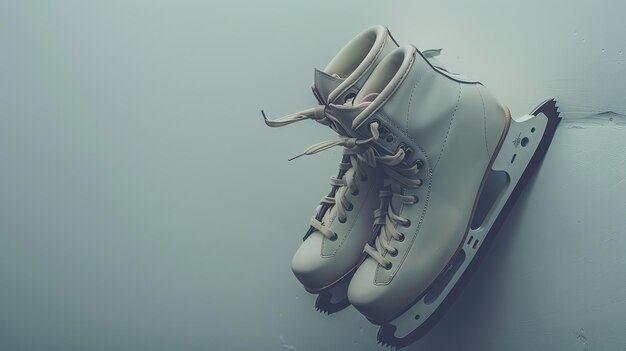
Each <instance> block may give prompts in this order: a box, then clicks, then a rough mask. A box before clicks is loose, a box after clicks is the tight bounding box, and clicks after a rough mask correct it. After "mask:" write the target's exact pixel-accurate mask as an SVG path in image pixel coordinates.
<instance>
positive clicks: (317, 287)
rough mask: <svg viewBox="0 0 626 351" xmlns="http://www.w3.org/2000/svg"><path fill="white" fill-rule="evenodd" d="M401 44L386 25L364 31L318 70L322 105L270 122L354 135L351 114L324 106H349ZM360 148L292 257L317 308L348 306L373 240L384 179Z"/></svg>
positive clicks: (344, 164) (351, 151)
mask: <svg viewBox="0 0 626 351" xmlns="http://www.w3.org/2000/svg"><path fill="white" fill-rule="evenodd" d="M397 46H398V45H397V44H396V43H395V41H394V40H393V38H392V37H391V35H390V34H389V31H388V30H387V28H385V27H383V26H375V27H372V28H369V29H367V30H365V31H363V32H362V33H360V34H359V35H357V36H356V37H355V38H354V39H352V40H351V41H350V42H348V43H347V44H346V45H345V46H344V47H343V48H342V49H341V50H340V51H339V53H338V54H337V55H336V56H335V57H334V58H333V59H332V60H331V61H330V63H329V64H328V65H327V66H326V68H325V69H324V70H317V69H316V70H315V77H314V83H313V86H312V89H313V93H314V95H315V97H316V98H317V100H318V101H319V103H320V104H321V105H320V106H317V107H314V108H311V109H308V110H305V111H302V112H298V113H295V114H292V115H289V116H286V117H283V118H279V119H276V120H268V119H267V118H265V122H266V124H267V125H268V126H271V127H280V126H284V125H287V124H290V123H294V122H297V121H302V120H306V119H311V120H315V121H317V122H319V123H321V124H323V125H326V126H328V127H330V128H332V129H333V130H334V131H336V132H337V133H338V134H339V136H340V137H342V138H344V139H348V138H351V137H353V136H354V133H353V131H352V120H351V119H350V116H348V115H343V116H341V117H340V118H334V117H333V116H329V115H326V113H325V109H326V105H327V104H329V103H333V104H338V105H343V104H347V105H351V104H352V100H353V99H354V97H355V96H356V93H357V92H358V91H359V89H360V88H361V86H362V85H363V83H364V82H365V81H366V79H367V78H368V77H369V75H370V74H371V73H372V71H373V69H374V67H375V66H376V65H377V64H378V62H380V61H381V60H382V59H383V58H384V57H385V56H386V54H388V53H389V52H391V51H392V50H393V49H394V48H396V47H397ZM263 116H264V117H265V113H263ZM322 144H323V143H322ZM314 149H315V147H313V148H311V149H309V150H308V151H309V153H313V152H316V151H315V150H314ZM318 151H319V150H318ZM358 151H359V146H358V145H356V144H354V145H353V144H346V145H345V147H344V152H343V157H342V159H341V162H340V163H339V173H338V175H337V176H336V177H332V178H331V180H330V183H331V190H330V192H329V194H328V195H327V196H324V197H323V198H322V200H321V201H320V206H318V209H317V210H316V213H315V215H314V217H313V218H312V219H311V221H310V223H309V224H310V227H309V230H308V231H307V232H306V234H305V236H304V241H303V243H302V244H301V245H300V248H299V249H298V250H297V251H296V253H295V255H294V257H293V260H292V270H293V272H294V274H295V276H296V277H297V278H298V280H300V282H301V283H302V284H303V285H304V287H305V289H306V290H307V291H309V292H311V293H315V294H319V296H318V298H317V301H316V304H315V305H316V308H317V309H318V310H320V311H322V312H326V313H333V312H336V311H338V310H340V309H342V308H344V307H346V306H348V305H349V303H348V300H347V295H346V291H347V286H348V282H349V278H350V276H351V274H352V273H353V272H354V270H355V269H356V267H357V266H358V265H359V263H360V262H361V261H362V260H363V258H364V255H363V247H364V245H365V244H366V243H368V242H370V241H371V240H372V239H373V234H372V227H373V223H374V219H373V216H372V213H373V211H374V210H375V209H376V207H377V206H378V191H379V190H380V186H381V184H382V182H381V179H380V177H379V176H378V173H377V172H372V168H371V167H370V166H368V165H367V162H365V160H363V158H362V157H359V155H358Z"/></svg>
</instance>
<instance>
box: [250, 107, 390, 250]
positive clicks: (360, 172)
mask: <svg viewBox="0 0 626 351" xmlns="http://www.w3.org/2000/svg"><path fill="white" fill-rule="evenodd" d="M364 103H368V101H366V102H364ZM262 114H263V118H264V120H265V123H266V124H267V125H268V126H270V127H282V126H285V125H288V124H291V123H295V122H299V121H303V120H306V119H311V120H315V121H317V122H319V123H321V124H324V125H328V126H330V127H331V128H332V129H333V130H335V131H336V132H338V133H340V130H341V128H338V127H336V126H337V124H338V122H336V121H335V119H334V117H333V116H332V115H327V114H326V113H325V106H317V107H314V108H311V109H308V110H304V111H301V112H298V113H295V114H292V115H289V116H286V117H283V118H280V119H276V120H269V119H267V117H266V116H265V113H264V112H263V111H262ZM370 131H371V133H372V137H370V138H365V139H359V138H354V137H347V136H341V137H339V138H338V139H335V140H328V141H322V142H319V143H316V144H313V145H311V146H309V147H308V148H306V149H305V150H304V152H303V153H302V154H300V155H298V156H296V157H293V158H291V159H290V160H293V159H295V158H297V157H300V156H303V155H313V154H316V153H318V152H321V151H324V150H328V149H330V148H332V147H334V146H343V147H344V151H343V158H342V162H341V163H340V164H339V170H340V173H339V176H337V177H331V178H330V184H331V186H332V187H333V188H332V190H331V192H330V194H329V195H327V196H324V197H323V198H322V199H321V200H320V206H321V209H322V210H320V211H319V212H318V215H317V216H315V217H313V218H312V219H311V221H310V223H309V224H310V226H311V227H313V228H315V229H316V230H318V231H319V232H320V233H321V234H322V235H324V236H325V237H326V238H328V239H330V240H336V239H337V234H336V233H335V232H333V231H331V230H330V229H329V228H328V227H326V226H325V225H324V223H322V221H321V219H322V217H323V213H324V212H325V211H328V210H330V209H331V208H332V207H335V208H336V212H337V219H338V220H339V221H340V222H342V223H344V222H346V221H347V213H346V212H348V211H351V210H352V208H353V204H352V203H351V202H350V201H349V200H348V199H347V197H346V196H345V194H346V191H350V192H351V194H352V195H357V194H358V192H359V189H358V186H357V184H356V182H355V181H354V179H355V178H357V177H358V179H360V180H361V181H365V180H367V171H366V170H365V168H364V167H363V166H362V164H363V163H365V164H367V165H369V166H371V167H375V166H376V163H377V161H380V162H384V163H387V162H388V161H387V159H389V157H387V156H379V155H378V154H377V152H376V151H375V150H374V149H373V148H371V147H368V146H367V144H368V143H370V142H372V141H375V140H378V137H379V131H378V123H372V124H371V125H370ZM351 168H352V169H354V174H355V176H354V177H352V178H344V175H345V173H346V171H348V170H349V169H351ZM337 205H338V206H337Z"/></svg>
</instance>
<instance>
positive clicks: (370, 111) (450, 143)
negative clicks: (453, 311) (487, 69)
mask: <svg viewBox="0 0 626 351" xmlns="http://www.w3.org/2000/svg"><path fill="white" fill-rule="evenodd" d="M362 103H367V106H366V107H364V108H363V105H362ZM354 104H355V106H354V107H345V106H344V107H341V110H340V111H337V112H336V113H337V114H345V115H350V116H352V121H353V125H352V128H353V130H354V131H355V132H356V137H357V138H359V139H361V140H371V142H369V143H368V144H366V145H363V146H364V147H366V146H372V147H373V149H375V150H376V152H375V156H374V157H375V158H376V159H377V160H378V165H379V167H380V168H381V170H382V172H384V175H385V186H384V188H383V189H382V190H381V192H380V200H381V201H380V204H381V205H380V207H379V208H378V210H377V211H376V215H375V217H376V228H375V234H376V235H377V237H376V240H375V244H374V245H373V246H370V245H367V246H366V248H365V252H366V253H367V255H368V256H369V257H368V258H367V259H366V260H365V261H364V262H363V263H362V264H361V265H360V267H359V268H358V269H357V271H356V272H355V274H354V276H353V277H352V280H351V282H350V285H349V290H348V297H349V300H350V302H351V303H352V304H353V305H354V306H355V307H356V308H357V309H358V310H359V311H360V312H361V313H363V314H364V315H365V316H366V317H367V318H368V319H370V320H371V321H373V322H375V323H377V324H381V325H383V327H382V328H381V333H379V341H381V342H382V343H385V344H390V345H393V346H404V345H405V338H406V337H409V336H412V335H415V334H414V332H415V331H416V330H418V329H419V328H420V327H421V326H422V325H424V322H426V321H427V320H429V319H430V317H431V315H432V314H433V312H434V311H435V310H436V309H437V307H438V306H439V305H441V303H442V302H443V300H444V299H445V297H446V296H447V295H448V293H449V292H450V290H451V289H452V287H453V286H454V285H455V283H456V281H457V280H458V278H459V277H460V275H461V274H462V273H463V271H464V270H465V268H467V265H468V264H469V262H471V261H472V259H473V257H474V254H475V250H476V249H477V248H479V247H480V244H481V243H482V239H483V238H484V237H485V235H486V234H487V233H488V232H489V229H491V228H492V227H493V225H494V223H495V221H496V219H497V218H498V217H499V215H500V214H501V213H502V209H503V208H504V206H505V205H506V204H507V202H508V200H509V199H510V198H511V195H512V194H513V192H514V190H515V189H517V188H518V185H520V184H521V183H519V182H520V179H522V178H524V176H525V174H527V172H528V170H529V169H530V168H532V167H529V166H530V165H532V164H533V162H535V161H533V160H536V157H538V156H540V155H541V154H542V153H543V152H545V149H546V148H547V145H548V144H549V140H550V139H551V136H552V133H553V132H554V128H555V126H556V123H557V122H558V113H556V109H552V108H551V106H554V104H553V103H547V104H546V105H543V107H542V109H540V110H536V111H535V113H534V114H533V115H530V116H525V117H524V118H522V119H521V120H519V121H515V120H512V119H511V117H510V114H509V111H508V109H507V108H506V107H504V106H502V105H501V104H499V103H498V102H497V100H496V99H495V98H494V97H493V96H492V95H491V93H489V92H488V91H487V90H486V89H485V87H484V86H483V85H481V84H480V83H478V82H476V81H472V80H469V79H467V78H463V77H460V76H458V75H454V74H450V73H448V72H446V71H444V70H441V69H438V68H436V67H433V65H431V64H430V63H429V62H428V61H427V60H426V59H425V57H423V56H422V54H421V53H420V52H419V51H418V50H417V49H415V48H414V47H412V46H404V47H401V48H398V49H396V50H394V51H393V52H392V53H390V54H389V55H388V56H387V57H385V59H384V60H383V61H382V62H381V63H380V64H379V65H378V66H377V67H376V69H375V70H374V72H373V73H372V75H371V76H370V77H369V79H368V80H367V81H366V83H365V84H364V85H363V88H362V89H361V90H360V91H359V93H358V94H357V95H356V97H355V99H354ZM331 108H333V106H331ZM334 108H339V107H334ZM542 111H543V112H542ZM498 172H501V173H502V174H504V176H503V177H504V178H500V177H497V176H495V177H496V178H499V179H504V180H503V181H501V182H500V187H499V189H498V190H497V191H495V194H496V195H495V196H487V198H486V199H484V201H483V199H481V194H483V191H484V189H485V188H486V186H487V183H488V180H489V179H490V177H492V175H493V174H497V173H498ZM487 187H489V186H487ZM477 209H479V210H478V211H477Z"/></svg>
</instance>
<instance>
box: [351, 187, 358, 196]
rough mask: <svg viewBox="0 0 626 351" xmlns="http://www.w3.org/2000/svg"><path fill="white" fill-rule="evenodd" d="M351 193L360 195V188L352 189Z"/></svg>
mask: <svg viewBox="0 0 626 351" xmlns="http://www.w3.org/2000/svg"><path fill="white" fill-rule="evenodd" d="M350 194H352V196H357V195H359V189H355V190H354V191H350Z"/></svg>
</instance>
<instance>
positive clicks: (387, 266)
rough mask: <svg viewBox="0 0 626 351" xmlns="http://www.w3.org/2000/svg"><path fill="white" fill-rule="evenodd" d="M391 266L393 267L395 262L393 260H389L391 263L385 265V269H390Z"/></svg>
mask: <svg viewBox="0 0 626 351" xmlns="http://www.w3.org/2000/svg"><path fill="white" fill-rule="evenodd" d="M391 267H393V264H392V263H391V262H389V264H388V265H386V266H385V269H386V270H390V269H391Z"/></svg>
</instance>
